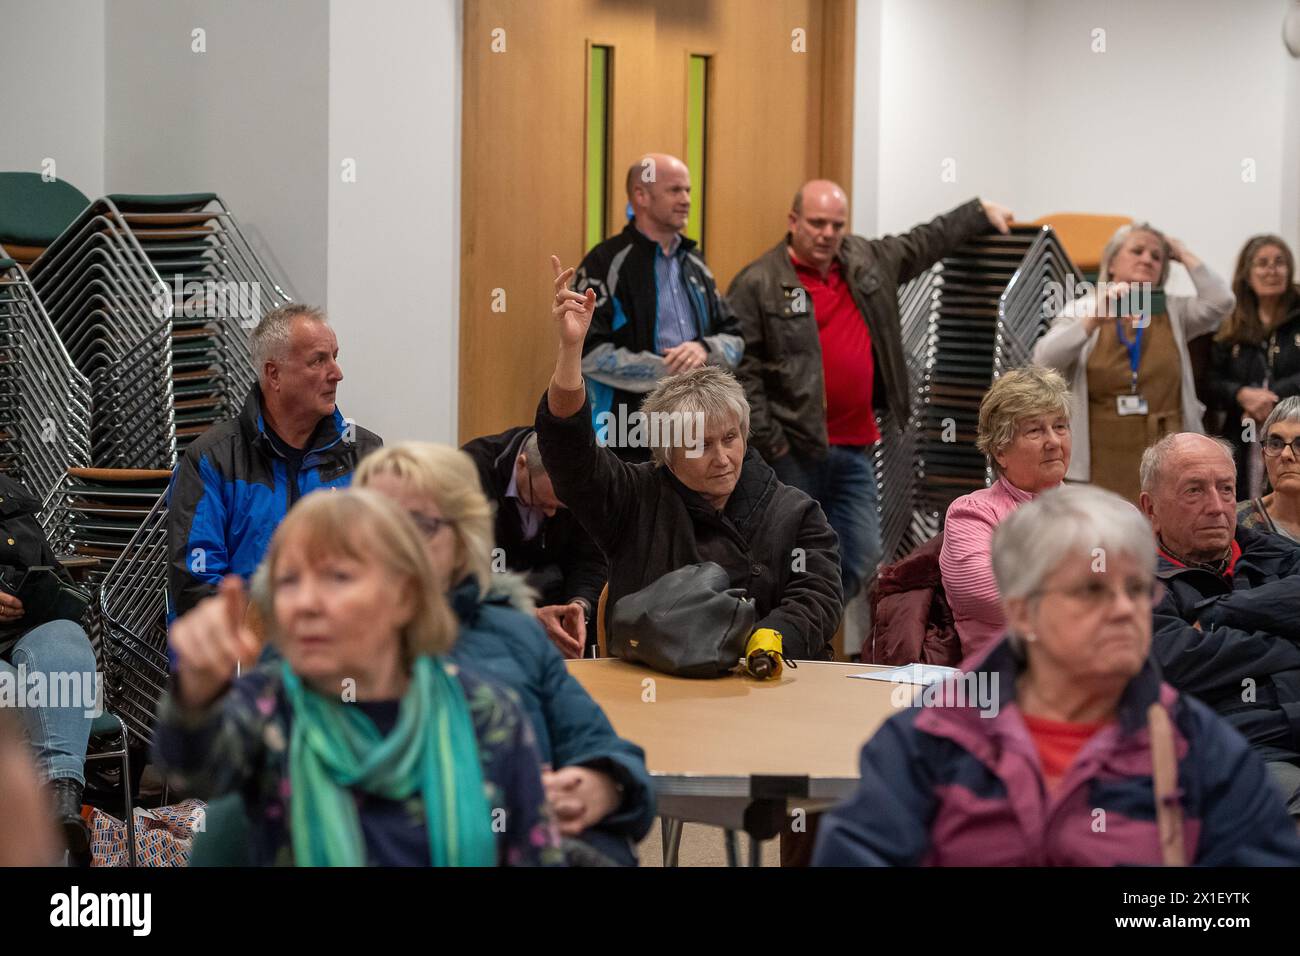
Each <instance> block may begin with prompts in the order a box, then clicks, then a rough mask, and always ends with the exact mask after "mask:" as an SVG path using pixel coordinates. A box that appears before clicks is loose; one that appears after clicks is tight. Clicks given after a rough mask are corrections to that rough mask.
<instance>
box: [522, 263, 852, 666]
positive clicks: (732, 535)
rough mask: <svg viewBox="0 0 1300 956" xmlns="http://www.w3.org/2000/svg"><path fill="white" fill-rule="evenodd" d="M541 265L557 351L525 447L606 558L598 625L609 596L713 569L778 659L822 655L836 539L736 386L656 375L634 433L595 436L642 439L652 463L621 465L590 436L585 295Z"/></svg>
mask: <svg viewBox="0 0 1300 956" xmlns="http://www.w3.org/2000/svg"><path fill="white" fill-rule="evenodd" d="M551 261H552V266H553V269H554V281H555V299H554V301H553V304H552V311H551V316H552V319H553V320H554V322H555V325H556V330H557V332H558V337H559V348H558V351H557V355H556V361H555V372H554V374H553V375H552V376H551V383H550V386H549V388H548V389H547V391H546V394H545V395H543V396H542V400H541V404H540V405H539V406H538V409H537V439H538V444H539V446H540V447H541V451H542V459H543V461H544V462H545V464H546V473H547V474H548V475H550V476H551V482H552V484H553V485H554V486H555V492H556V494H557V495H558V496H559V498H560V500H561V501H563V502H564V504H565V505H566V506H567V507H568V508H569V510H570V511H572V512H573V516H574V517H575V518H576V519H577V520H578V522H579V524H581V525H582V526H583V527H584V528H585V529H586V530H587V533H588V534H590V535H591V537H592V538H593V539H594V540H595V542H596V543H597V544H598V545H600V548H601V550H602V551H604V552H605V555H606V556H607V557H608V558H609V597H608V601H607V602H606V608H605V617H606V619H607V620H608V619H609V617H610V616H611V613H612V609H613V607H614V606H615V604H616V603H617V602H618V600H619V599H620V598H622V597H624V596H626V595H629V594H633V593H635V592H637V591H640V590H641V589H642V588H645V587H647V586H649V585H650V584H653V583H654V582H655V581H657V580H659V579H660V578H662V577H663V576H664V575H665V574H668V573H670V572H672V571H675V570H677V569H678V568H681V567H684V566H686V565H689V564H698V563H702V562H706V561H712V562H714V563H716V564H718V565H720V566H721V567H722V568H723V570H725V571H726V572H727V577H728V579H729V581H730V586H731V587H734V588H741V589H743V590H744V591H745V593H746V594H747V596H748V597H749V598H750V599H751V600H752V601H753V603H754V605H755V609H756V611H757V615H756V617H757V622H756V626H755V632H757V631H760V630H765V629H766V630H771V631H775V632H777V633H778V634H779V636H780V641H781V644H782V654H783V655H784V656H785V657H787V658H794V659H796V660H808V659H813V660H816V659H823V658H825V657H827V656H828V655H829V651H830V642H831V638H832V637H833V636H834V634H835V629H836V627H838V625H839V621H840V612H841V610H842V600H843V594H842V591H841V586H840V564H839V555H838V553H837V551H836V543H835V533H834V532H833V531H832V530H831V528H830V525H829V524H827V522H826V516H825V515H824V514H822V510H821V508H820V507H818V505H817V503H816V502H815V501H813V500H812V499H811V498H809V497H808V496H807V495H806V494H804V493H803V492H802V491H799V490H798V489H797V488H792V487H790V486H788V485H785V484H782V483H781V482H780V481H779V480H777V477H776V474H775V473H774V472H773V471H772V469H771V467H770V466H769V465H768V464H767V462H765V461H764V460H763V458H762V456H761V455H759V454H758V453H757V452H756V451H754V450H752V449H750V448H749V444H748V440H749V403H748V401H746V399H745V393H744V390H743V388H742V387H741V386H740V384H739V382H737V381H736V379H735V378H734V377H732V375H731V374H730V373H729V372H727V371H725V370H723V369H720V368H716V367H713V366H704V367H701V368H695V369H692V370H690V371H688V372H683V373H681V374H680V375H675V376H671V377H669V378H667V379H664V380H663V381H661V382H660V383H659V384H658V385H657V386H656V387H655V389H654V390H653V391H652V392H651V393H650V394H649V395H648V396H647V397H646V400H645V402H644V403H643V404H642V406H641V410H642V412H644V413H645V414H646V416H647V419H646V420H645V422H643V423H642V427H640V428H635V429H634V428H630V427H629V428H626V429H625V428H622V427H620V428H617V429H614V428H607V429H606V444H616V443H618V442H620V441H628V440H648V443H649V444H650V446H651V449H652V451H653V454H654V462H653V463H651V462H642V463H639V464H629V463H627V462H625V461H622V460H621V459H620V458H619V457H618V456H617V455H616V454H615V453H614V452H613V451H611V450H610V449H609V448H608V447H602V446H601V444H599V443H598V442H597V429H596V428H593V422H592V412H591V404H590V402H589V401H588V399H587V390H586V385H587V383H586V380H585V379H584V377H583V374H582V343H583V340H584V338H585V336H586V334H587V328H588V326H589V325H590V323H591V317H592V314H593V313H594V312H595V307H596V300H595V293H594V292H592V291H591V290H588V291H587V293H586V295H579V294H578V293H577V292H574V291H573V290H571V289H570V288H569V286H568V283H569V279H570V278H571V277H572V276H573V270H572V269H562V268H561V266H560V262H559V260H558V259H556V258H554V257H552V260H551ZM600 424H602V423H601V422H597V423H596V425H597V426H599V425H600ZM625 432H626V434H625Z"/></svg>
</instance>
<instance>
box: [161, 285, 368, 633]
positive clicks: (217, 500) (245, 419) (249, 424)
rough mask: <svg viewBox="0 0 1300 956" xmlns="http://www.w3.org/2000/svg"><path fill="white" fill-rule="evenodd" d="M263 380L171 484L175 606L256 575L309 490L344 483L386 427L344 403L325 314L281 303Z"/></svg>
mask: <svg viewBox="0 0 1300 956" xmlns="http://www.w3.org/2000/svg"><path fill="white" fill-rule="evenodd" d="M250 346H251V351H252V357H253V366H254V368H255V369H256V370H257V377H258V381H257V384H256V385H254V386H253V389H252V391H250V392H249V393H248V396H247V397H246V398H245V400H244V407H243V410H242V411H241V412H240V413H239V415H238V416H237V417H235V418H231V419H228V420H226V421H223V422H218V423H217V424H216V425H213V426H212V427H211V428H209V429H208V430H207V431H206V432H204V433H203V434H202V435H200V436H199V437H198V438H197V439H196V440H195V441H194V443H193V444H191V445H190V447H189V448H187V449H186V450H185V454H184V455H182V456H181V459H180V461H179V462H178V463H177V465H176V470H175V471H174V472H173V473H172V480H171V487H170V488H169V489H168V492H167V494H168V513H167V538H168V554H169V559H170V565H169V567H168V576H167V585H168V587H167V590H168V608H169V612H170V615H171V616H175V615H178V614H183V613H185V612H186V611H188V610H189V609H190V608H192V607H193V606H194V605H195V604H197V603H198V602H199V601H200V600H201V599H203V598H204V597H207V596H208V595H209V594H212V593H215V591H216V588H217V585H218V584H219V583H220V582H221V579H222V578H223V577H225V576H226V575H228V574H238V575H241V576H242V577H244V578H245V579H248V578H249V577H251V575H252V573H253V572H254V571H255V570H256V569H257V566H258V564H259V563H260V562H261V560H262V556H263V554H264V553H265V552H266V548H267V545H268V544H269V543H270V540H271V535H272V533H273V532H274V531H275V529H276V527H277V526H278V525H279V523H280V521H281V520H282V519H283V518H284V516H285V513H286V512H287V511H288V510H289V508H291V507H292V506H293V504H294V502H296V501H297V500H298V499H299V498H300V497H302V496H303V495H305V494H307V493H308V492H311V491H315V490H316V489H318V488H341V487H346V486H347V485H349V484H350V483H351V482H352V472H353V471H354V470H355V468H356V466H357V462H358V461H360V460H361V458H362V457H363V456H365V455H366V454H367V453H368V452H370V451H373V450H374V449H375V448H378V447H379V446H380V445H381V444H382V442H381V441H380V438H379V436H378V435H376V434H374V433H373V432H370V431H367V430H366V429H364V428H361V427H359V426H357V425H355V424H354V423H352V422H350V421H348V420H347V419H345V418H344V417H343V414H342V413H341V412H340V411H339V410H338V406H337V404H336V403H335V394H336V392H337V390H338V385H339V382H341V381H342V380H343V370H342V369H341V368H340V367H339V363H338V354H339V346H338V339H337V338H336V337H335V335H334V330H333V329H332V328H330V326H329V324H328V321H327V320H326V317H325V313H324V312H323V311H321V310H320V309H316V308H312V307H310V306H306V305H286V306H281V307H280V308H278V309H275V310H273V311H271V312H268V313H267V314H266V315H265V316H263V317H262V320H261V321H260V322H259V323H258V324H257V327H256V328H255V329H254V330H253V333H252V338H251V341H250Z"/></svg>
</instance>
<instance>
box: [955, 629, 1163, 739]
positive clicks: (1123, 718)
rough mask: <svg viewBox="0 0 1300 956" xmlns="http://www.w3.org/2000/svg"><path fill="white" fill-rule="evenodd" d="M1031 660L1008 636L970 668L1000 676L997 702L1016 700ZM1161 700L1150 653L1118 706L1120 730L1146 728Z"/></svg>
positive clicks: (1125, 688)
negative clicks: (1150, 712)
mask: <svg viewBox="0 0 1300 956" xmlns="http://www.w3.org/2000/svg"><path fill="white" fill-rule="evenodd" d="M1027 666H1028V659H1027V658H1026V657H1025V656H1024V654H1023V653H1022V652H1021V651H1018V650H1017V649H1016V647H1015V646H1014V644H1013V643H1012V642H1011V640H1010V638H1009V637H1003V638H1002V640H1000V641H998V642H997V643H996V644H994V645H993V646H992V647H991V648H990V649H989V650H988V652H987V653H986V654H985V655H984V656H983V657H982V658H979V657H977V658H976V659H975V660H974V661H973V662H972V663H971V666H970V667H969V668H968V670H970V671H975V672H978V671H985V672H988V673H996V674H997V675H998V681H997V687H998V705H999V708H1000V707H1001V706H1002V705H1005V704H1010V703H1013V702H1015V699H1016V680H1017V679H1018V678H1019V677H1020V675H1021V674H1023V673H1024V672H1025V668H1026V667H1027ZM1159 699H1160V673H1159V671H1158V670H1157V669H1156V666H1155V664H1154V663H1153V662H1152V660H1151V658H1150V656H1149V655H1148V657H1147V659H1146V660H1145V661H1144V662H1143V664H1142V669H1141V670H1140V671H1138V672H1137V673H1136V674H1135V675H1133V678H1132V680H1130V681H1129V682H1128V684H1127V685H1125V687H1124V692H1123V693H1122V694H1121V695H1120V698H1119V705H1118V706H1117V707H1116V718H1117V719H1118V721H1119V725H1120V730H1121V731H1122V732H1123V733H1125V734H1131V733H1133V732H1134V731H1136V730H1138V729H1140V728H1142V727H1145V726H1146V723H1147V708H1148V707H1150V706H1151V705H1152V704H1154V703H1155V702H1156V701H1157V700H1159Z"/></svg>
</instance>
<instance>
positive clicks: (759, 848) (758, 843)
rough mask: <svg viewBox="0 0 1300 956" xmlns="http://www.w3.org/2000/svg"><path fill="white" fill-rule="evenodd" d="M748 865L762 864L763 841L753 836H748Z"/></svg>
mask: <svg viewBox="0 0 1300 956" xmlns="http://www.w3.org/2000/svg"><path fill="white" fill-rule="evenodd" d="M749 865H750V866H762V865H763V841H762V840H760V839H758V838H757V837H753V836H751V837H750V838H749Z"/></svg>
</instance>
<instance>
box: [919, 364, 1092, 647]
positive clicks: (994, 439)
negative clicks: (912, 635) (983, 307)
mask: <svg viewBox="0 0 1300 956" xmlns="http://www.w3.org/2000/svg"><path fill="white" fill-rule="evenodd" d="M1069 399H1070V391H1069V387H1068V386H1067V385H1066V384H1065V379H1063V378H1062V377H1061V376H1060V375H1058V374H1057V373H1056V372H1053V371H1051V370H1049V369H1045V368H1039V367H1038V366H1036V365H1030V366H1026V367H1025V368H1021V369H1015V370H1014V371H1011V372H1008V373H1006V374H1005V375H1003V376H1002V377H1001V378H999V379H998V380H997V381H996V382H994V383H993V385H992V386H991V387H990V388H989V390H988V392H986V393H985V395H984V399H983V401H981V402H980V416H979V435H978V437H977V438H976V440H975V444H976V447H978V448H979V450H980V451H982V452H984V454H985V455H987V456H988V459H989V463H990V465H991V466H992V468H993V474H994V476H995V480H994V482H993V484H992V485H991V486H990V487H988V488H984V489H981V490H980V491H973V492H971V493H970V494H968V495H962V496H961V497H960V498H958V499H957V500H956V501H954V502H953V503H952V504H951V505H949V506H948V517H947V519H946V520H945V522H944V527H943V549H942V551H940V553H939V570H940V572H941V573H942V575H943V591H944V594H945V596H946V597H947V598H948V605H949V607H951V608H952V616H953V620H954V623H955V624H956V626H957V636H958V637H959V638H961V649H962V657H963V659H969V658H971V657H972V656H974V655H976V654H978V653H980V652H981V651H983V650H984V649H985V648H987V647H988V646H989V645H990V644H993V643H994V642H996V641H997V639H998V638H1000V637H1001V636H1002V634H1003V632H1004V631H1005V630H1006V624H1007V622H1006V619H1005V618H1004V617H1003V614H1002V607H1001V604H1000V602H999V600H998V585H997V582H996V581H995V580H994V579H993V563H992V557H991V556H992V542H993V529H994V528H996V527H997V526H998V523H999V522H1000V521H1002V519H1003V518H1005V517H1006V516H1007V515H1009V514H1011V512H1013V511H1015V510H1016V509H1017V508H1018V507H1020V506H1021V505H1022V504H1024V503H1025V502H1026V501H1030V500H1032V499H1033V498H1034V497H1035V496H1037V495H1038V494H1039V493H1040V492H1043V491H1046V490H1047V489H1048V488H1054V487H1056V486H1057V485H1059V484H1060V483H1061V481H1062V480H1063V479H1064V478H1065V473H1066V471H1067V470H1068V469H1069V467H1070V405H1069Z"/></svg>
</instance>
